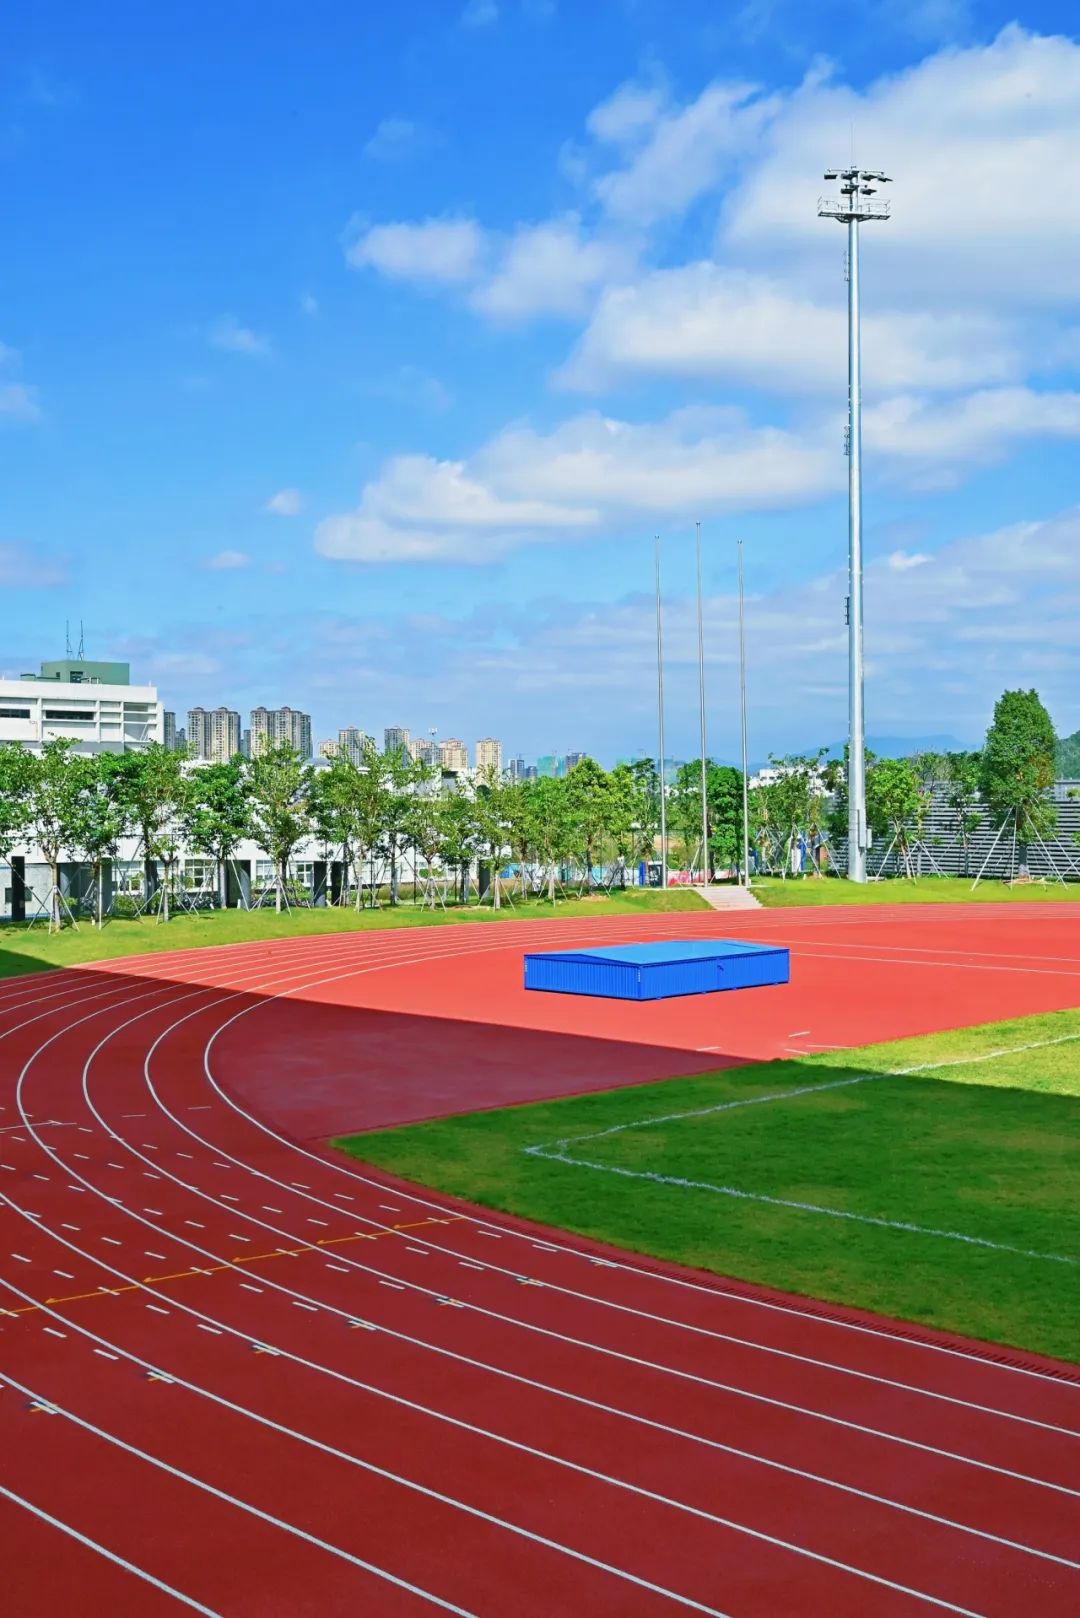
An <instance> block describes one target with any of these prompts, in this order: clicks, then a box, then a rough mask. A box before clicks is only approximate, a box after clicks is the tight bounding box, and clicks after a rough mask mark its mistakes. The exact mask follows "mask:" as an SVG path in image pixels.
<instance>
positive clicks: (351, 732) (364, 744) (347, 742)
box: [337, 725, 375, 764]
mask: <svg viewBox="0 0 1080 1618" xmlns="http://www.w3.org/2000/svg"><path fill="white" fill-rule="evenodd" d="M337 744H338V749H339V751H340V752H342V753H345V754H346V755H347V756H348V757H349V758H351V759H352V761H353V763H354V764H362V763H363V762H364V755H365V753H366V752H367V751H368V749H369V748H372V747H374V746H375V738H374V737H373V736H369V735H368V734H367V732H366V731H363V730H359V729H358V728H357V726H356V725H345V726H343V727H342V729H341V730H339V731H338V733H337Z"/></svg>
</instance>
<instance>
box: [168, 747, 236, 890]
mask: <svg viewBox="0 0 1080 1618" xmlns="http://www.w3.org/2000/svg"><path fill="white" fill-rule="evenodd" d="M245 772H246V765H245V762H244V760H243V759H242V758H239V757H237V758H231V759H228V760H227V761H225V762H222V763H215V764H202V765H200V766H199V767H198V769H196V770H194V771H193V772H192V774H191V776H190V777H189V783H190V787H191V791H190V792H189V793H188V794H187V796H186V801H185V802H184V804H183V810H182V814H181V826H182V828H183V833H184V840H185V842H186V843H187V845H188V847H189V848H191V849H192V850H193V851H194V852H195V853H198V854H208V855H209V856H210V858H211V859H212V860H213V861H214V864H215V866H216V872H217V888H218V903H219V904H220V906H221V908H222V909H223V910H224V908H225V905H226V902H227V891H228V890H227V884H226V864H227V862H228V860H229V859H230V858H231V857H232V855H234V854H235V853H236V850H237V849H238V848H239V846H240V844H241V843H242V842H243V840H244V838H245V837H246V836H247V835H248V833H249V831H250V829H251V817H250V812H249V807H248V795H247V780H246V773H245Z"/></svg>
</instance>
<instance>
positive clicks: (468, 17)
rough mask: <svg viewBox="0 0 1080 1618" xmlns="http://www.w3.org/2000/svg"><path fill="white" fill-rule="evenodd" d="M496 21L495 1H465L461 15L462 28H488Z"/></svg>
mask: <svg viewBox="0 0 1080 1618" xmlns="http://www.w3.org/2000/svg"><path fill="white" fill-rule="evenodd" d="M498 20H499V7H498V5H497V4H496V0H467V4H466V6H465V9H464V11H463V12H462V13H461V24H462V27H463V28H488V27H490V25H491V24H492V23H494V22H498Z"/></svg>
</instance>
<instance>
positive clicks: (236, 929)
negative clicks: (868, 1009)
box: [0, 888, 707, 978]
mask: <svg viewBox="0 0 1080 1618" xmlns="http://www.w3.org/2000/svg"><path fill="white" fill-rule="evenodd" d="M706 908H707V907H706V904H705V901H704V900H703V899H702V898H701V896H700V894H697V893H694V892H693V891H692V890H689V889H671V890H670V891H668V892H659V891H656V890H653V889H649V888H644V889H633V890H630V891H627V892H621V893H613V894H611V895H607V894H594V895H593V896H592V897H591V898H584V897H582V898H580V899H560V900H557V901H556V903H555V905H554V906H552V905H550V904H548V903H547V902H546V901H544V900H528V901H525V902H522V901H521V900H520V899H519V900H515V902H514V904H513V905H512V906H511V905H507V904H505V903H504V906H503V908H502V909H500V910H493V909H492V907H491V906H490V905H485V906H479V905H471V906H461V907H458V908H454V907H448V908H447V909H446V910H442V909H439V910H434V911H432V910H421V909H420V908H419V907H418V906H416V905H413V904H410V903H409V902H408V901H405V902H403V903H402V904H400V905H397V906H391V905H384V906H383V907H382V908H381V909H379V910H353V909H350V908H339V907H337V906H329V905H328V906H326V907H320V908H318V909H312V910H306V909H300V908H295V909H294V910H293V911H292V913H291V914H288V913H285V914H282V915H280V916H279V915H278V914H277V913H276V912H275V911H273V910H211V911H206V912H204V913H201V914H198V915H191V914H181V915H178V916H175V917H174V918H173V919H172V920H171V921H170V922H169V923H168V924H167V925H166V924H165V923H162V922H158V921H157V920H155V919H152V918H150V917H144V918H143V919H142V920H139V921H110V922H107V923H106V925H105V927H104V928H103V929H102V931H101V932H98V930H97V928H96V927H93V926H91V925H90V923H89V922H80V924H79V928H78V930H77V931H76V930H75V929H74V928H71V927H65V929H64V931H63V932H61V933H54V934H51V935H50V934H49V933H47V932H46V930H45V928H44V926H43V925H42V924H41V923H40V922H38V923H36V924H35V925H34V926H33V927H28V926H26V925H23V924H18V923H0V978H4V977H13V976H16V975H18V974H21V973H24V972H44V971H48V970H49V969H50V968H53V967H62V966H81V965H84V964H85V963H86V962H88V961H102V960H112V959H114V958H116V957H118V956H124V955H148V954H154V953H157V952H158V951H159V950H179V949H206V948H208V947H210V946H211V945H214V944H245V943H251V942H257V941H259V940H262V939H271V938H304V937H308V936H313V935H317V934H322V933H356V932H382V931H385V930H387V929H389V928H397V927H448V926H454V925H456V924H458V923H461V922H474V921H475V922H490V923H492V924H497V923H499V922H503V921H508V922H510V921H531V920H536V919H538V918H540V917H543V918H545V919H549V920H550V918H551V917H552V916H556V917H558V918H560V919H561V918H564V917H566V916H593V917H596V916H639V915H640V916H645V915H650V916H651V915H660V914H671V913H673V912H680V911H689V910H692V911H696V912H697V913H698V914H700V913H701V912H702V911H704V910H705V909H706Z"/></svg>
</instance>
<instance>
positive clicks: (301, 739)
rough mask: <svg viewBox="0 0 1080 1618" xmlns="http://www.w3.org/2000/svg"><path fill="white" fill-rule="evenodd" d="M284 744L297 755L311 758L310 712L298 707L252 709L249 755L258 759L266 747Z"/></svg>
mask: <svg viewBox="0 0 1080 1618" xmlns="http://www.w3.org/2000/svg"><path fill="white" fill-rule="evenodd" d="M282 743H285V744H286V745H287V746H289V747H294V748H295V749H296V751H297V752H298V753H299V754H300V756H301V758H310V757H311V715H310V714H307V713H301V712H300V710H299V709H298V708H289V707H284V708H261V707H260V708H252V710H251V743H250V746H251V756H252V758H258V756H259V754H260V753H264V752H266V750H267V748H268V747H278V746H280V745H281V744H282Z"/></svg>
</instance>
